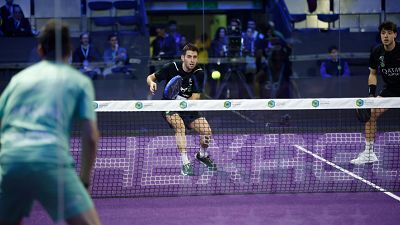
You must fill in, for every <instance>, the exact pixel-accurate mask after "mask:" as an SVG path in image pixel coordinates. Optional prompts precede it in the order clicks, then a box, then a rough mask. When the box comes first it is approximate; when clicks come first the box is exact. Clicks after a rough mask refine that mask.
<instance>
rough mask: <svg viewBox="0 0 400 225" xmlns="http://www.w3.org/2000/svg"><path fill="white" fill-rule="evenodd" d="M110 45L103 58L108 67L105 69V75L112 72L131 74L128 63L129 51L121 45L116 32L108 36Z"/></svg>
mask: <svg viewBox="0 0 400 225" xmlns="http://www.w3.org/2000/svg"><path fill="white" fill-rule="evenodd" d="M108 42H109V44H110V47H109V48H107V49H106V50H105V51H104V54H103V59H104V63H105V64H106V68H105V69H104V71H103V76H108V75H110V74H112V73H125V74H127V75H129V74H130V72H129V70H128V67H127V66H126V64H127V63H128V53H127V51H126V49H125V48H123V47H119V45H118V37H117V35H116V34H111V35H109V36H108Z"/></svg>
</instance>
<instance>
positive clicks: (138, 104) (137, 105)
mask: <svg viewBox="0 0 400 225" xmlns="http://www.w3.org/2000/svg"><path fill="white" fill-rule="evenodd" d="M135 108H137V109H142V108H143V103H141V102H136V104H135Z"/></svg>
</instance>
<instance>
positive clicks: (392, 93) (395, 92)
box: [379, 87, 400, 97]
mask: <svg viewBox="0 0 400 225" xmlns="http://www.w3.org/2000/svg"><path fill="white" fill-rule="evenodd" d="M379 96H381V97H400V89H398V88H388V87H384V88H383V90H382V91H381V93H379Z"/></svg>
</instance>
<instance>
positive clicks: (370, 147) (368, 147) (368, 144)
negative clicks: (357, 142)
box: [365, 141, 374, 153]
mask: <svg viewBox="0 0 400 225" xmlns="http://www.w3.org/2000/svg"><path fill="white" fill-rule="evenodd" d="M365 152H366V153H373V152H374V141H365Z"/></svg>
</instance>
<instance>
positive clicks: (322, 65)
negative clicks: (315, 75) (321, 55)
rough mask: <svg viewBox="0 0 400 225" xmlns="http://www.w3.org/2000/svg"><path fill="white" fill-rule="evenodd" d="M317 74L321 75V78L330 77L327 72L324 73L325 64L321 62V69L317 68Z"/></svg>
mask: <svg viewBox="0 0 400 225" xmlns="http://www.w3.org/2000/svg"><path fill="white" fill-rule="evenodd" d="M319 72H320V73H321V76H322V77H325V78H326V77H332V75H330V74H328V73H327V72H326V66H325V62H322V63H321V67H320V68H319Z"/></svg>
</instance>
